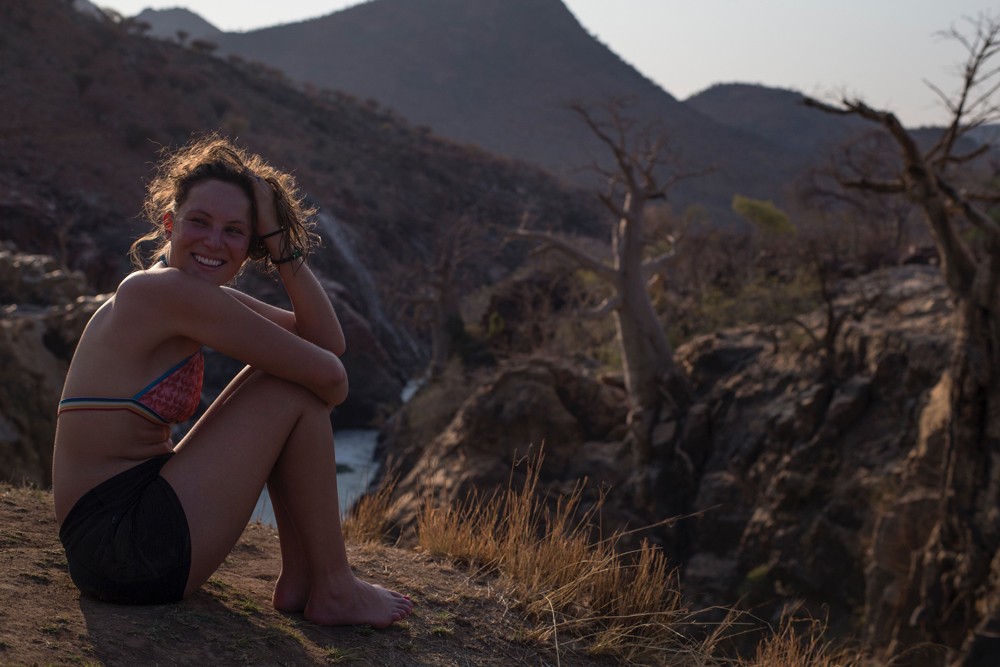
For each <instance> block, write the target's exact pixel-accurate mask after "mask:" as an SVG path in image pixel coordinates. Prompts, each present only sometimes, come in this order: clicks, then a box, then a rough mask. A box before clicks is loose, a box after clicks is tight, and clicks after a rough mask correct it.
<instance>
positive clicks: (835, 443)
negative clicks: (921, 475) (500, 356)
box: [384, 266, 952, 639]
mask: <svg viewBox="0 0 1000 667" xmlns="http://www.w3.org/2000/svg"><path fill="white" fill-rule="evenodd" d="M843 293H844V294H845V295H846V296H845V297H844V298H843V299H842V300H841V301H840V302H838V304H837V308H838V309H841V310H843V309H852V312H854V313H855V314H856V315H857V316H856V317H854V318H849V319H847V320H845V322H844V323H843V325H842V327H841V329H840V332H839V335H838V337H837V342H836V347H835V354H836V356H837V359H836V360H835V361H836V363H835V364H834V365H833V366H834V367H835V368H836V369H837V371H836V372H835V373H832V374H829V373H828V374H826V375H824V374H822V373H821V372H820V371H821V369H822V368H828V367H829V365H821V359H820V358H819V353H818V351H817V350H815V349H814V347H813V344H812V343H811V339H810V338H809V337H807V336H806V335H804V334H803V332H802V330H801V327H799V326H797V325H785V326H781V327H747V328H743V329H739V330H729V331H722V332H718V333H715V334H712V335H707V336H703V337H701V338H697V339H694V340H692V341H690V342H688V343H687V344H685V345H684V346H682V347H680V348H679V349H678V352H677V356H678V359H679V361H681V363H683V365H684V366H685V368H686V369H687V370H688V372H689V374H690V377H691V379H692V381H693V384H694V386H695V387H696V391H697V399H696V401H695V403H694V405H693V406H692V407H691V409H690V410H689V411H688V414H687V415H686V418H685V419H684V422H683V424H682V425H680V426H681V428H682V429H683V432H682V433H681V435H680V438H679V440H676V439H675V429H676V428H677V427H678V425H677V424H672V423H671V424H661V425H660V427H659V428H658V429H657V431H656V435H655V437H656V438H657V439H658V440H661V441H663V442H679V443H680V447H681V448H682V449H683V451H684V452H685V453H686V454H687V456H688V458H689V460H690V464H691V466H692V467H693V470H694V478H695V480H696V486H695V488H694V489H692V491H691V496H690V497H689V498H687V503H688V507H689V511H690V513H691V518H687V519H684V520H682V521H680V522H679V523H678V524H677V525H676V526H673V527H670V528H661V529H653V530H651V531H648V532H646V533H644V534H643V536H647V537H649V536H651V537H652V538H653V539H654V540H656V541H659V542H660V543H661V544H663V545H664V547H665V548H666V549H667V550H668V553H672V554H674V555H675V556H676V557H678V558H680V559H681V562H680V564H681V565H682V578H683V582H684V591H685V593H686V594H687V595H689V596H691V597H692V598H693V602H694V603H695V604H696V605H699V606H703V607H706V608H708V607H711V606H714V605H734V604H737V602H738V601H742V604H743V605H746V606H748V607H751V608H753V609H754V610H755V611H756V613H757V614H758V615H759V616H761V617H763V618H765V619H766V620H769V619H771V618H773V617H776V616H777V615H779V614H780V613H782V612H783V611H784V610H785V609H786V608H787V606H788V605H790V604H796V605H799V606H800V607H801V608H804V609H806V610H808V611H809V612H810V613H812V614H814V615H815V617H817V618H827V619H829V621H830V623H831V627H832V628H833V629H834V630H845V631H846V630H848V629H850V630H853V629H855V628H856V627H857V624H858V623H859V622H861V618H862V616H861V614H862V612H863V613H864V622H865V623H867V624H868V625H869V626H870V633H871V636H870V638H871V639H874V638H875V637H874V635H877V634H878V632H879V630H878V623H879V618H881V617H882V616H883V615H884V614H883V613H882V611H881V609H882V607H883V606H884V605H886V604H893V603H894V601H893V600H892V599H891V596H892V591H889V590H884V589H883V588H881V587H880V586H879V582H880V581H883V580H885V579H886V576H885V572H886V571H887V570H892V569H893V568H899V567H903V566H904V565H906V564H907V563H908V558H909V554H910V553H911V550H912V549H913V548H914V544H916V542H915V540H916V539H917V536H915V535H913V534H912V533H913V531H914V530H916V529H917V528H918V526H919V524H920V521H919V513H920V509H921V506H922V505H921V503H926V502H928V499H927V498H925V497H922V496H921V497H913V498H912V499H911V500H912V503H911V506H912V512H910V513H908V514H907V515H906V516H902V515H896V514H893V515H889V514H887V513H885V512H884V511H883V510H884V509H885V508H887V507H888V503H887V500H888V499H890V498H893V497H895V496H896V495H898V494H901V493H904V492H905V489H903V488H902V480H900V478H899V472H900V470H902V462H903V461H904V460H905V458H906V457H907V455H908V453H909V452H910V451H911V450H912V449H913V448H914V447H915V445H916V443H917V442H918V432H919V429H920V428H922V426H921V425H920V424H918V423H917V416H918V415H919V414H920V408H921V407H922V406H923V405H924V404H926V403H927V401H928V400H929V399H930V397H929V394H930V391H931V389H932V388H933V387H934V385H935V384H936V383H937V381H938V379H939V377H940V376H941V373H942V372H943V370H944V367H945V364H946V361H947V358H948V351H949V349H950V344H951V335H950V327H949V325H950V321H951V317H952V313H951V305H950V302H949V300H948V296H947V290H946V289H945V287H944V285H943V284H942V282H941V280H940V277H939V272H938V270H937V269H936V268H933V267H925V266H905V267H900V268H896V269H891V270H887V271H885V272H881V273H879V274H873V275H869V276H865V277H862V278H860V279H857V280H856V281H855V282H854V283H852V284H850V285H849V286H848V287H847V289H845V290H843ZM874 293H878V294H879V295H880V296H879V299H878V300H877V301H874V302H873V301H872V299H871V295H872V294H874ZM861 303H868V304H871V303H875V305H874V306H868V307H859V304H861ZM803 324H804V325H805V326H808V327H809V328H810V329H812V330H813V331H814V332H816V331H820V332H821V331H822V330H823V327H824V326H825V324H826V322H825V320H824V314H823V313H821V312H817V313H815V314H813V315H811V316H809V317H807V318H805V320H804V321H803ZM817 378H820V379H817ZM425 391H428V392H431V393H432V394H433V395H435V396H438V397H440V396H441V392H440V390H436V393H435V390H434V388H426V389H425ZM567 393H569V394H571V395H574V396H576V398H577V400H575V401H567V400H566V399H565V395H566V394H567ZM452 396H453V399H454V400H455V401H456V403H455V407H454V410H453V415H454V416H453V418H452V419H451V420H450V421H449V422H448V423H447V425H446V426H445V427H444V428H442V429H441V430H440V432H439V433H437V434H436V435H434V436H433V437H429V438H428V437H427V435H426V433H423V434H421V433H420V432H416V431H408V429H407V428H406V425H405V424H406V420H407V419H408V417H407V414H409V415H410V417H409V418H413V416H414V415H415V414H416V413H419V412H420V411H421V410H422V407H421V402H420V394H418V396H417V397H416V398H415V399H414V404H413V405H412V406H408V409H407V410H405V411H404V412H403V413H401V416H400V417H398V418H397V420H396V421H395V422H394V423H393V424H392V428H390V429H386V432H385V443H384V446H385V448H386V452H387V455H391V454H392V452H394V451H402V450H405V451H406V452H407V458H406V461H407V463H408V466H407V467H405V468H404V472H405V473H406V474H405V476H403V477H402V478H401V479H400V480H399V482H398V484H397V496H396V498H397V504H396V508H397V510H398V512H399V513H400V514H399V517H398V518H399V519H400V520H401V521H404V522H405V520H406V519H407V517H408V516H410V514H409V513H412V512H414V511H415V510H416V508H417V507H418V504H419V502H420V501H421V500H422V499H423V498H426V497H435V498H438V499H441V500H455V499H460V498H462V496H463V494H464V493H466V492H467V491H468V490H469V489H472V488H479V489H489V488H491V487H493V486H495V485H497V484H501V485H502V484H506V483H507V480H508V477H509V474H510V465H511V461H512V460H513V459H514V457H515V452H516V453H524V452H525V451H526V450H527V448H528V446H529V445H532V444H534V445H536V446H537V445H538V444H540V443H542V442H544V443H545V464H544V465H545V466H546V467H547V469H548V470H549V471H551V475H550V477H549V479H550V480H552V483H551V484H550V485H549V486H548V487H547V488H546V490H550V491H551V490H559V488H560V485H561V487H562V488H566V487H567V486H568V485H569V484H571V482H572V480H573V479H574V478H575V477H574V476H577V477H583V476H587V477H589V479H590V481H591V483H595V484H597V485H608V486H610V487H611V491H610V492H609V494H608V495H607V499H606V506H605V508H606V509H605V512H606V513H607V515H608V516H610V517H611V518H612V520H611V521H607V522H605V524H604V525H605V528H606V529H607V528H608V527H614V524H615V522H616V521H627V522H628V523H629V525H630V526H631V527H638V526H643V525H653V524H656V523H657V522H659V521H662V520H664V519H667V518H669V517H665V516H657V515H655V514H645V515H637V509H636V507H635V506H634V504H633V499H631V498H629V497H628V496H627V494H624V493H616V486H617V487H618V488H620V487H621V484H622V482H624V481H625V480H627V479H628V477H629V475H630V473H631V472H632V471H630V470H628V469H627V467H628V465H629V464H628V462H627V459H626V457H623V456H622V455H621V454H622V453H623V450H622V443H621V442H620V440H621V438H622V437H623V430H622V427H623V422H624V415H625V405H624V394H623V393H622V392H621V390H620V389H616V388H614V387H612V386H610V385H607V384H602V383H600V382H597V381H596V380H594V379H591V378H589V377H587V375H586V374H585V373H582V372H580V371H575V370H569V369H565V368H562V367H561V366H560V364H557V363H555V362H552V361H544V360H531V361H525V362H519V363H517V364H513V365H511V366H509V367H502V368H501V369H499V370H498V371H497V372H496V375H495V376H494V377H491V378H488V379H487V380H485V381H483V382H482V383H481V385H480V386H479V387H478V388H476V389H475V390H474V391H468V392H467V393H466V395H465V396H461V395H460V394H453V395H452ZM616 401H617V403H616ZM439 409H440V408H439ZM925 414H926V413H925ZM440 421H441V422H442V423H443V422H444V420H440ZM413 437H424V438H426V439H425V441H424V442H422V443H420V444H419V446H418V444H417V443H416V442H414V441H413V439H412V438H413ZM544 472H545V468H543V481H544ZM555 480H558V481H555ZM669 484H670V480H667V479H664V480H661V483H660V486H659V489H660V492H661V493H664V494H669V493H671V492H672V490H671V489H669V488H668V486H669ZM894 506H895V507H897V508H898V507H900V505H899V504H898V503H896V504H895V505H894ZM897 514H898V513H897ZM680 543H682V544H680Z"/></svg>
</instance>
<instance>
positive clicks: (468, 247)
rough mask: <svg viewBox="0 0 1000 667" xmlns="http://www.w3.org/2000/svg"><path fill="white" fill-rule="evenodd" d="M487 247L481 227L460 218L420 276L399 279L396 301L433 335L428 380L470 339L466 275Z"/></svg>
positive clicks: (418, 271) (433, 377)
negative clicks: (464, 292) (466, 318)
mask: <svg viewBox="0 0 1000 667" xmlns="http://www.w3.org/2000/svg"><path fill="white" fill-rule="evenodd" d="M485 246H486V241H485V236H484V231H483V228H482V226H481V225H477V224H475V223H474V222H473V221H472V220H471V219H470V218H468V217H460V218H457V219H456V221H455V223H454V224H453V225H452V228H451V229H450V230H449V232H448V233H446V234H443V235H441V236H440V237H438V238H437V240H436V242H435V245H434V248H433V255H432V257H431V259H429V260H428V262H427V263H426V264H424V265H422V266H420V267H419V268H418V269H417V271H416V272H415V273H419V277H417V276H416V275H414V274H412V273H411V274H408V275H405V276H399V277H398V279H397V280H398V282H399V284H400V286H401V288H400V289H397V290H394V292H395V294H396V296H395V297H394V300H395V301H396V302H397V303H398V304H399V305H401V306H403V307H405V308H406V309H407V310H408V311H409V313H410V319H411V320H412V322H413V323H414V325H415V326H416V327H417V328H419V329H422V330H424V332H425V333H427V334H429V336H430V341H431V358H430V361H429V362H428V365H427V372H426V377H427V379H429V380H433V379H435V378H437V377H439V376H440V375H441V373H442V371H444V369H445V366H447V364H448V360H449V359H450V358H451V356H452V354H453V353H454V352H455V348H456V345H458V344H459V343H460V342H462V340H463V339H465V338H466V337H467V336H466V331H465V322H464V320H463V318H462V312H461V297H462V285H463V274H464V273H465V272H466V271H465V270H466V269H467V268H468V264H469V263H470V262H471V261H472V260H473V259H475V258H476V257H478V256H482V254H483V253H484V252H485V249H484V248H485Z"/></svg>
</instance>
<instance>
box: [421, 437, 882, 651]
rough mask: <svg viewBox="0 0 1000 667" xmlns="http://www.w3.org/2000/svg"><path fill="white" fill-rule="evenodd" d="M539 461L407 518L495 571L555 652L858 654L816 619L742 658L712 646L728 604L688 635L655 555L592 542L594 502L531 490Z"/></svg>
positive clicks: (434, 542)
mask: <svg viewBox="0 0 1000 667" xmlns="http://www.w3.org/2000/svg"><path fill="white" fill-rule="evenodd" d="M539 468H540V457H539V458H538V459H536V460H534V461H529V463H528V472H527V478H526V481H525V483H524V484H523V485H522V486H521V488H520V490H515V489H514V488H512V487H513V484H511V485H508V488H506V489H501V490H497V491H496V492H494V493H493V494H492V495H489V496H481V495H479V494H476V493H472V494H470V495H469V496H468V497H467V498H466V500H465V501H464V502H462V503H459V504H458V505H455V506H445V507H438V506H435V505H434V504H433V503H431V502H428V503H426V504H425V506H424V508H423V511H422V512H421V515H420V517H419V518H418V522H417V530H418V539H419V543H420V545H421V547H423V548H424V549H425V550H426V551H427V552H429V553H431V554H434V555H440V556H446V557H448V558H450V559H453V560H456V561H460V562H463V563H466V564H467V565H469V566H471V567H473V568H477V569H479V570H480V571H484V572H492V573H496V574H497V575H498V577H499V580H500V582H501V584H502V587H503V590H504V591H505V594H506V595H508V596H509V597H511V598H512V599H513V600H515V601H516V604H517V605H518V606H519V607H520V608H522V609H523V610H524V611H525V612H527V615H528V616H529V618H530V619H531V620H532V621H533V622H534V628H533V629H532V630H531V632H530V634H531V635H532V636H533V637H535V638H536V639H538V640H541V641H546V642H550V643H553V644H554V645H555V647H556V649H557V652H566V651H572V652H581V651H582V652H591V653H599V654H604V655H611V656H613V657H615V658H617V659H618V660H620V661H621V662H622V663H623V664H669V665H671V666H675V667H722V666H732V667H835V666H836V667H856V666H857V667H859V666H860V665H862V664H863V655H862V654H861V653H860V652H851V651H848V650H841V649H836V648H835V647H834V646H833V644H831V643H830V642H829V641H827V640H826V639H825V638H824V635H823V631H822V630H823V629H822V626H821V625H818V624H814V625H810V626H808V628H807V631H806V632H803V631H802V630H801V627H802V622H801V621H799V622H796V623H793V622H791V621H788V622H786V623H784V624H783V625H782V627H781V628H779V629H778V630H777V631H775V632H773V633H767V634H766V635H765V637H764V639H763V640H762V641H761V642H760V643H759V644H758V646H757V648H756V654H755V655H754V656H753V657H752V658H750V659H737V658H727V657H725V656H723V655H721V653H722V651H720V649H719V647H720V646H722V645H724V644H725V643H726V639H727V638H729V637H730V636H732V635H735V634H737V633H738V632H739V629H740V627H741V623H739V622H738V621H737V619H738V618H739V617H740V614H739V613H738V612H736V611H733V612H732V613H730V614H729V615H728V616H727V619H726V620H725V621H723V622H722V623H719V624H717V625H716V626H714V629H712V630H711V631H710V632H709V633H707V636H706V635H705V634H704V633H702V636H701V638H699V639H695V638H694V636H693V633H691V632H689V631H688V630H690V629H691V628H692V627H694V626H695V625H697V624H698V615H697V614H696V613H694V612H692V611H690V610H689V609H687V608H686V607H685V605H684V602H683V599H682V595H681V591H680V587H679V584H678V581H677V577H676V575H675V571H674V570H673V568H671V567H670V565H669V563H668V562H667V560H666V558H665V557H664V555H663V553H662V551H660V550H659V549H658V548H656V547H654V546H652V545H650V544H648V543H645V542H644V543H643V544H642V546H641V547H640V548H639V549H638V550H637V551H635V552H631V553H622V552H620V551H619V550H618V546H619V544H620V542H621V537H622V534H620V533H616V534H614V535H612V536H611V537H610V538H607V539H603V540H594V539H593V537H592V536H593V534H594V530H593V526H594V523H595V522H594V521H593V519H594V517H595V513H596V512H598V511H599V509H600V508H599V507H597V508H595V509H593V510H590V511H581V508H580V499H581V494H582V490H583V487H582V485H578V486H577V488H576V490H575V491H574V492H573V493H571V494H569V495H568V496H564V497H560V498H555V499H553V498H548V497H545V496H544V495H541V494H539V493H538V492H537V491H538V488H537V487H538V470H539Z"/></svg>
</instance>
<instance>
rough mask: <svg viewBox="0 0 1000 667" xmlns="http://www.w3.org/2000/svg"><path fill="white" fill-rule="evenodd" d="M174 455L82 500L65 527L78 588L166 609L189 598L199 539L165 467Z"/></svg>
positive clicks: (71, 570) (109, 482) (141, 466)
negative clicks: (186, 590)
mask: <svg viewBox="0 0 1000 667" xmlns="http://www.w3.org/2000/svg"><path fill="white" fill-rule="evenodd" d="M171 456H173V454H172V453H169V454H163V455H161V456H157V457H155V458H152V459H149V460H148V461H144V462H142V463H140V464H139V465H137V466H135V467H134V468H130V469H128V470H126V471H125V472H122V473H119V474H117V475H115V476H114V477H112V478H111V479H109V480H107V481H105V482H102V483H101V484H99V485H98V486H96V487H94V488H93V489H91V490H90V491H88V492H87V493H86V494H84V495H83V497H82V498H80V500H79V501H77V503H76V504H75V505H74V506H73V509H71V510H70V512H69V514H68V515H67V516H66V520H65V521H63V524H62V528H61V529H60V530H59V539H60V540H61V541H62V543H63V547H64V548H65V549H66V559H67V561H69V573H70V576H71V577H72V578H73V583H75V584H76V585H77V587H78V588H79V589H80V590H81V591H83V592H84V593H87V594H88V595H92V596H93V597H96V598H98V599H100V600H104V601H106V602H116V603H119V604H162V603H165V602H176V601H178V600H180V599H181V598H182V597H183V596H184V588H185V586H187V579H188V573H189V571H190V570H191V534H190V532H189V530H188V523H187V517H186V516H185V514H184V508H183V507H182V506H181V502H180V500H179V499H178V498H177V494H176V493H174V490H173V488H171V486H170V484H169V483H168V482H167V480H165V479H163V478H162V477H160V469H161V468H162V467H163V465H164V464H165V463H166V462H167V461H169V460H170V457H171Z"/></svg>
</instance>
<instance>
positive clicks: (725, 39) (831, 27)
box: [93, 0, 1000, 125]
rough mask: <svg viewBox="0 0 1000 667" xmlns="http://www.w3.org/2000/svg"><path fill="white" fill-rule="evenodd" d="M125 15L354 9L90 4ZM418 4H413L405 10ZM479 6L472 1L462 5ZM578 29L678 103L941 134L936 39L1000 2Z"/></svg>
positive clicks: (633, 12) (302, 0)
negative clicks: (730, 98)
mask: <svg viewBox="0 0 1000 667" xmlns="http://www.w3.org/2000/svg"><path fill="white" fill-rule="evenodd" d="M93 1H94V2H95V4H98V5H102V6H105V7H111V8H113V9H116V10H117V11H119V12H121V13H122V14H124V15H126V16H133V15H135V14H138V13H139V12H140V11H142V9H143V8H145V7H157V8H164V7H177V6H184V7H187V8H188V9H190V10H192V11H194V12H196V13H198V14H199V15H201V16H202V17H203V18H205V19H206V20H207V21H209V22H210V23H212V24H213V25H215V26H216V27H218V28H220V29H222V30H226V31H236V30H252V29H255V28H262V27H266V26H271V25H276V24H279V23H291V22H294V21H300V20H303V19H307V18H314V17H317V16H322V15H324V14H329V13H331V12H334V11H337V10H339V9H343V8H344V7H348V6H351V5H354V4H359V3H358V2H357V0H281V1H274V0H271V1H269V2H260V1H258V0H253V1H248V0H93ZM412 1H414V2H416V1H419V0H412ZM468 1H469V2H475V1H476V0H468ZM563 1H564V2H565V4H566V6H567V7H569V9H570V11H572V12H573V14H574V15H575V16H576V17H577V19H578V20H579V21H580V23H581V24H583V26H584V27H585V28H586V29H587V30H589V31H590V32H591V33H592V34H594V35H595V36H597V38H598V39H600V40H601V41H602V42H604V44H606V45H607V46H608V47H609V48H611V49H612V50H613V51H615V52H616V53H617V54H618V55H619V56H621V57H622V58H623V59H624V60H626V61H627V62H629V63H631V64H632V65H633V66H634V67H636V69H638V70H639V71H641V72H642V73H643V74H645V75H646V76H647V77H649V78H650V79H652V80H653V81H655V82H657V83H658V84H659V85H660V86H662V87H663V89H664V90H666V91H667V92H669V93H670V94H671V95H673V96H674V97H677V98H678V99H682V100H683V99H685V98H687V97H688V96H690V95H692V94H694V93H697V92H700V91H701V90H704V89H705V88H707V87H709V86H711V85H712V84H713V83H732V82H741V83H756V84H762V85H766V86H774V87H778V88H788V89H793V90H798V91H801V92H804V93H808V94H811V95H817V96H821V97H824V96H828V95H835V94H838V93H839V92H846V93H848V94H851V95H859V96H861V97H863V98H864V99H865V100H866V101H867V102H869V103H870V104H872V105H877V106H880V107H883V108H887V109H890V110H892V111H895V112H896V114H897V115H898V116H899V117H900V118H901V119H902V121H903V122H904V123H905V124H907V125H920V124H931V123H934V124H940V123H942V122H943V119H944V111H943V109H942V107H941V105H940V104H939V103H938V101H937V97H936V96H935V94H934V93H933V92H932V91H931V89H930V88H929V87H928V86H927V84H926V83H925V81H931V82H933V83H934V84H936V85H937V86H939V87H940V88H942V89H944V90H945V91H946V92H951V91H952V90H953V89H954V87H955V85H956V84H957V82H958V79H957V78H956V76H955V72H956V68H957V67H958V65H959V64H960V63H961V62H962V60H963V59H964V57H965V53H964V52H963V50H962V48H961V47H960V46H958V44H957V43H956V42H954V41H948V40H944V39H942V38H941V37H940V36H938V35H937V33H939V32H940V31H942V30H945V29H947V28H949V27H951V26H955V27H959V28H962V27H967V25H968V24H967V23H966V21H965V20H964V18H965V17H976V16H979V15H980V14H982V13H984V12H992V13H996V12H998V11H1000V2H997V0H563Z"/></svg>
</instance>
